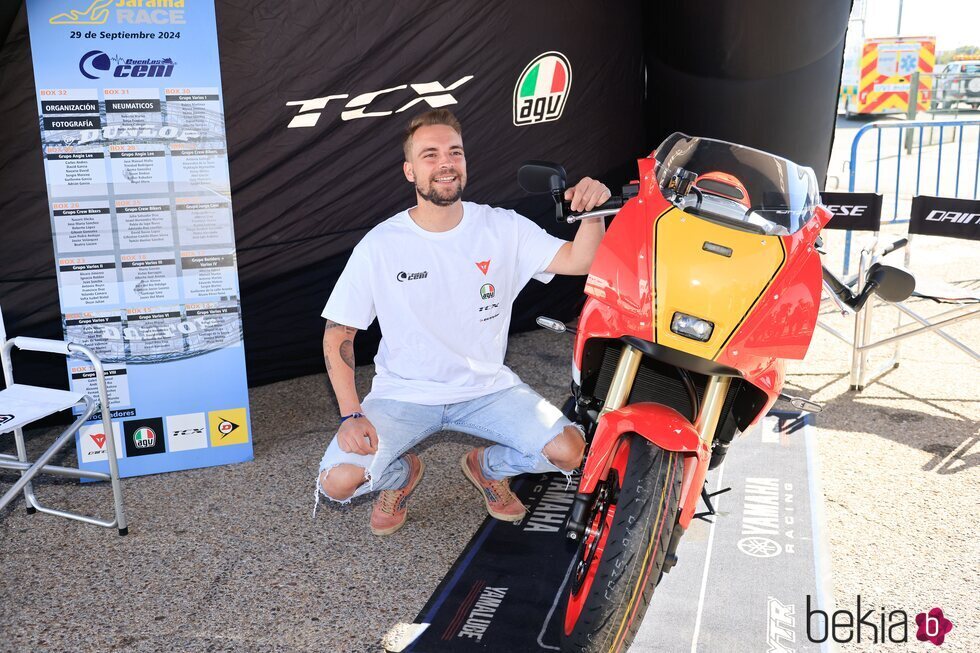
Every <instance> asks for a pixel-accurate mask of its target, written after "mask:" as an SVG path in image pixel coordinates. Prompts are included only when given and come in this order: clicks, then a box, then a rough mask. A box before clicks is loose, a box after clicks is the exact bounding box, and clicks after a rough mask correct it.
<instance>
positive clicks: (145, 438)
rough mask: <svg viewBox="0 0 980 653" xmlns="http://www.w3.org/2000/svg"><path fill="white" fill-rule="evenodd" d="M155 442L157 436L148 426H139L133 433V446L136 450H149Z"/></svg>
mask: <svg viewBox="0 0 980 653" xmlns="http://www.w3.org/2000/svg"><path fill="white" fill-rule="evenodd" d="M156 442H157V434H156V433H155V432H154V431H153V429H151V428H150V427H149V426H141V427H140V428H138V429H136V431H135V432H133V444H135V445H136V448H137V449H149V448H150V447H152V446H153V445H154V444H156Z"/></svg>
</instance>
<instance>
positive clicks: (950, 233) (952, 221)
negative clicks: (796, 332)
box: [851, 196, 980, 390]
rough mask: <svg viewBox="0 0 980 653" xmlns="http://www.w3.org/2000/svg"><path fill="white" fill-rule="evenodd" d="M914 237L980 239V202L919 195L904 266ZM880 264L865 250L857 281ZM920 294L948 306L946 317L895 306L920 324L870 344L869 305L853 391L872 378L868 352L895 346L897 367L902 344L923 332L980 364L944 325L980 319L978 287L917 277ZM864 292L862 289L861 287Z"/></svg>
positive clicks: (862, 320) (857, 343) (860, 326)
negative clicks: (899, 346) (943, 341)
mask: <svg viewBox="0 0 980 653" xmlns="http://www.w3.org/2000/svg"><path fill="white" fill-rule="evenodd" d="M915 236H941V237H944V238H958V239H967V240H980V201H976V200H961V199H951V198H943V197H929V196H917V197H915V198H913V199H912V211H911V215H910V219H909V232H908V244H907V245H906V246H905V267H906V268H909V267H910V264H911V257H912V243H913V241H914V237H915ZM876 260H877V255H876V253H875V252H874V251H873V250H865V251H863V252H861V264H860V266H859V269H858V279H862V278H864V272H865V270H867V269H868V268H869V267H870V266H871V265H873V264H874V263H875V262H876ZM915 278H916V282H915V292H913V293H912V296H913V297H916V298H919V299H928V300H931V301H933V302H935V303H937V304H941V305H944V306H945V307H946V309H945V310H944V311H942V312H941V313H938V314H935V315H931V316H925V315H922V314H921V313H920V312H919V311H917V310H913V309H912V308H911V307H910V306H908V305H907V303H906V302H897V303H893V304H892V306H894V307H895V308H896V309H898V310H899V311H900V316H901V315H906V316H908V317H910V318H912V319H913V320H915V322H917V323H918V325H919V326H918V328H913V329H911V330H909V327H915V326H916V324H914V323H909V324H902V322H901V320H900V321H899V323H898V325H897V326H896V328H895V330H894V331H893V333H892V334H891V335H890V336H888V337H885V338H882V339H880V340H877V341H872V340H871V335H870V334H871V329H872V316H873V314H874V307H873V306H872V303H871V302H869V303H868V304H867V305H866V306H865V307H864V309H863V310H862V311H861V314H860V315H859V316H858V318H857V320H856V322H855V331H854V347H853V356H852V361H851V389H852V390H863V389H864V387H865V386H866V385H867V384H868V383H870V380H869V379H871V378H873V377H875V376H877V374H875V373H871V374H869V371H868V364H867V356H868V352H869V351H870V350H872V349H876V348H878V347H883V346H886V345H894V347H895V353H894V356H893V358H892V361H891V362H892V364H893V366H897V365H898V361H899V349H898V343H899V342H901V341H902V340H906V339H908V338H913V337H915V336H918V335H921V334H923V333H930V332H932V333H935V334H936V335H938V336H939V337H941V338H943V339H944V340H946V341H947V342H949V343H950V344H951V345H953V346H955V347H957V348H958V349H960V350H961V351H962V352H963V353H965V354H966V355H967V356H969V357H971V358H972V359H973V360H975V361H977V360H980V354H978V353H977V352H976V351H974V350H973V349H971V348H970V347H969V346H968V345H967V344H966V343H964V342H962V341H961V340H959V339H957V338H954V337H953V336H952V335H950V334H949V333H947V332H946V331H943V328H944V327H948V326H950V325H953V324H956V323H958V322H963V321H966V320H972V319H974V318H977V317H980V308H978V305H980V292H978V290H977V289H976V288H964V287H962V286H956V285H952V284H948V283H945V282H942V281H938V280H933V279H928V278H925V277H924V276H923V275H921V274H915ZM859 290H860V289H859Z"/></svg>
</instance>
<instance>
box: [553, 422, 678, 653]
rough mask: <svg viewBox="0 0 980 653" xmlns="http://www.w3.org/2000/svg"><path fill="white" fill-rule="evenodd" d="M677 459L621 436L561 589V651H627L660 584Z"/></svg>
mask: <svg viewBox="0 0 980 653" xmlns="http://www.w3.org/2000/svg"><path fill="white" fill-rule="evenodd" d="M682 476H683V458H682V456H681V454H679V453H677V452H674V451H664V450H663V449H661V448H660V447H658V446H657V445H655V444H653V443H652V442H650V441H649V440H647V439H646V438H644V437H642V436H640V435H638V434H636V433H630V434H626V435H625V436H624V437H623V439H622V440H621V442H620V445H619V448H618V449H617V451H616V453H615V454H614V458H613V463H612V468H611V469H610V471H609V476H608V478H607V479H606V481H603V482H602V485H601V486H600V487H599V488H597V497H596V502H595V505H594V506H593V510H592V512H591V514H590V516H589V519H588V521H587V522H586V523H587V528H588V530H587V531H586V534H585V537H584V538H583V540H582V544H581V545H580V546H579V550H578V554H577V556H576V560H575V563H574V564H575V566H574V568H573V569H572V572H571V575H570V577H569V579H568V584H567V585H566V588H565V592H564V594H565V597H564V604H565V618H564V621H563V624H562V632H561V648H562V651H567V652H572V651H575V652H578V651H586V652H589V653H592V652H598V651H602V652H606V651H609V652H615V651H625V650H626V649H627V648H628V647H629V644H630V642H632V641H633V637H634V636H635V635H636V631H637V630H638V629H639V627H640V622H642V621H643V615H644V613H645V612H646V610H647V606H648V605H649V603H650V599H651V597H652V595H653V590H654V588H655V587H656V585H657V582H658V581H659V580H660V576H661V570H662V569H663V565H664V558H665V557H666V554H667V545H668V543H669V542H670V536H671V532H672V531H673V528H674V524H675V523H676V521H677V512H678V510H679V506H680V492H681V479H682Z"/></svg>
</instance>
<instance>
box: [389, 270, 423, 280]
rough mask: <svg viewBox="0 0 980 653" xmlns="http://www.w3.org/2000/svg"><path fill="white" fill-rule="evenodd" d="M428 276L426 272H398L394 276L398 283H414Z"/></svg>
mask: <svg viewBox="0 0 980 653" xmlns="http://www.w3.org/2000/svg"><path fill="white" fill-rule="evenodd" d="M427 276H429V273H428V271H423V272H399V273H398V274H396V275H395V278H396V279H398V280H399V281H415V280H416V279H425V278H426V277H427Z"/></svg>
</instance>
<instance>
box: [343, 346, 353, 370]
mask: <svg viewBox="0 0 980 653" xmlns="http://www.w3.org/2000/svg"><path fill="white" fill-rule="evenodd" d="M340 358H341V360H343V361H344V363H346V364H347V366H348V367H349V368H351V369H354V341H353V340H344V341H343V342H342V343H340Z"/></svg>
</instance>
